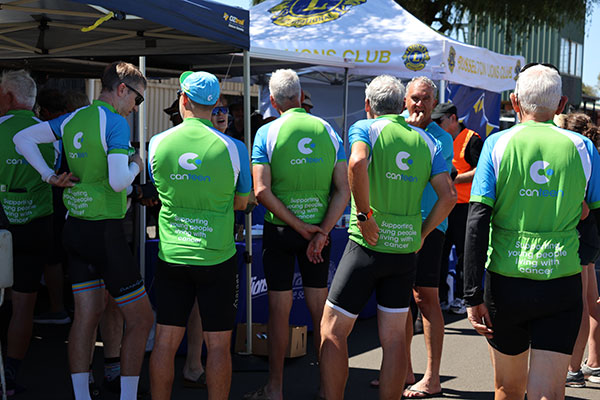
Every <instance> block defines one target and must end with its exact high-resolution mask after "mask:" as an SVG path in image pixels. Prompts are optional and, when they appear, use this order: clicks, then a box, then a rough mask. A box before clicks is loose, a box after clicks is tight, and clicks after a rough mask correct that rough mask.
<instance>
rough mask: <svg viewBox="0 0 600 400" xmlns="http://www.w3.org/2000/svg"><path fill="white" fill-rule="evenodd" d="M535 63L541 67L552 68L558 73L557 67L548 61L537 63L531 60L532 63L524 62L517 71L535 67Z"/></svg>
mask: <svg viewBox="0 0 600 400" xmlns="http://www.w3.org/2000/svg"><path fill="white" fill-rule="evenodd" d="M536 65H541V66H543V67H548V68H552V69H553V70H555V71H556V72H558V73H559V74H560V71H559V70H558V68H556V66H554V65H553V64H550V63H537V62H532V63H528V64H525V65H524V66H523V68H521V71H519V73H522V72H523V71H526V70H528V69H529V68H531V67H535V66H536Z"/></svg>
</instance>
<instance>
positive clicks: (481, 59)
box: [250, 0, 525, 92]
mask: <svg viewBox="0 0 600 400" xmlns="http://www.w3.org/2000/svg"><path fill="white" fill-rule="evenodd" d="M254 47H262V48H270V49H279V50H287V51H290V52H299V53H309V54H318V55H331V56H341V57H343V58H348V59H351V60H353V61H354V63H355V68H354V69H353V71H352V73H353V75H370V76H374V75H380V74H391V75H394V76H397V77H399V78H413V77H415V76H421V75H425V76H428V77H430V78H431V79H435V80H445V81H449V82H454V83H460V84H463V85H466V86H470V87H476V88H481V89H485V90H489V91H493V92H501V91H504V90H511V89H513V88H514V85H515V79H516V76H517V74H518V72H519V69H520V67H521V66H522V65H523V64H524V61H525V60H524V58H523V57H521V56H506V55H502V54H498V53H494V52H492V51H490V50H487V49H484V48H480V47H476V46H471V45H467V44H464V43H461V42H459V41H456V40H453V39H450V38H448V37H446V36H444V35H441V34H440V33H438V32H436V31H435V30H433V29H431V28H430V27H428V26H427V25H425V24H424V23H422V22H421V21H419V20H418V19H417V18H415V17H414V16H413V15H411V14H410V13H408V12H407V11H406V10H404V9H403V8H402V7H400V6H399V5H398V4H396V3H395V2H394V1H393V0H351V1H350V0H342V1H336V2H324V1H314V0H313V1H309V0H283V1H282V0H269V1H265V2H264V3H261V4H259V5H257V6H254V7H252V8H251V9H250V49H251V50H252V49H253V48H254ZM321 70H329V71H331V70H332V69H330V68H323V69H321Z"/></svg>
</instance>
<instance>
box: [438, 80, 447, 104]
mask: <svg viewBox="0 0 600 400" xmlns="http://www.w3.org/2000/svg"><path fill="white" fill-rule="evenodd" d="M446 85H447V82H446V80H445V79H442V80H440V94H439V96H438V97H439V99H440V101H439V102H440V103H445V102H446Z"/></svg>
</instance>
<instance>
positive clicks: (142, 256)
mask: <svg viewBox="0 0 600 400" xmlns="http://www.w3.org/2000/svg"><path fill="white" fill-rule="evenodd" d="M140 72H141V73H142V74H143V75H144V76H146V57H145V56H141V57H140ZM147 130H148V114H147V113H146V103H145V102H144V103H142V104H140V105H139V106H138V137H139V139H140V158H141V159H142V165H146V159H147V157H146V131H147ZM145 183H146V168H141V171H140V184H141V185H143V184H145ZM138 211H139V212H138V217H139V221H138V223H139V226H138V228H139V231H138V236H139V245H140V246H139V252H140V253H139V261H140V274H141V275H142V279H144V278H145V277H146V207H144V206H143V205H141V204H140V203H138Z"/></svg>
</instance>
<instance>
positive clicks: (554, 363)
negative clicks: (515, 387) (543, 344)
mask: <svg viewBox="0 0 600 400" xmlns="http://www.w3.org/2000/svg"><path fill="white" fill-rule="evenodd" d="M570 359H571V356H570V355H568V354H562V353H556V352H554V351H547V350H536V349H532V350H531V360H530V361H529V362H530V366H529V379H528V382H527V398H529V399H531V400H537V399H543V400H561V399H564V398H565V382H564V380H565V374H566V373H567V369H568V367H569V360H570Z"/></svg>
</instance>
